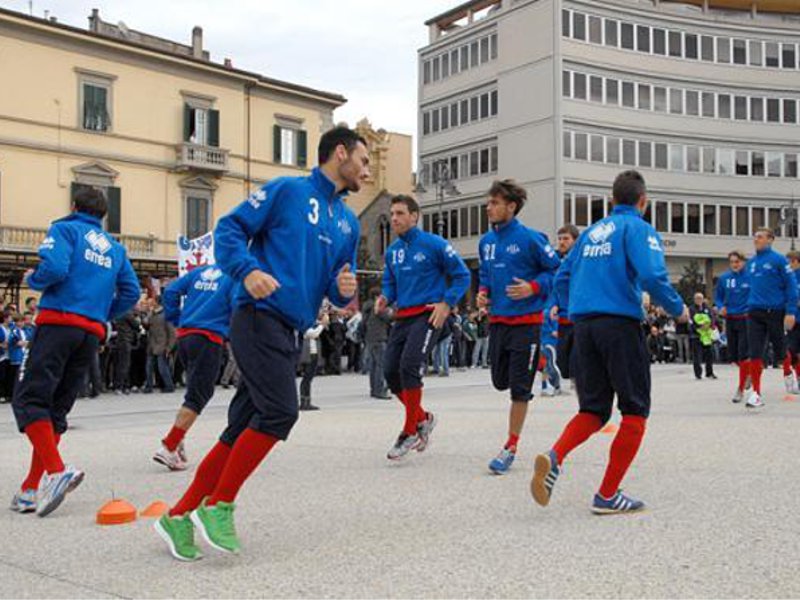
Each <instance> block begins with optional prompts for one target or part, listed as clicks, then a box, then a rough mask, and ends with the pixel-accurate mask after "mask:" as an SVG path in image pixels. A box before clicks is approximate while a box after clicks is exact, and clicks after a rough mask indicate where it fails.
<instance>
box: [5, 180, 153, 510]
mask: <svg viewBox="0 0 800 600" xmlns="http://www.w3.org/2000/svg"><path fill="white" fill-rule="evenodd" d="M107 210H108V204H107V201H106V197H105V195H104V194H103V192H102V191H100V190H99V189H96V188H89V189H86V190H82V191H80V192H78V194H76V196H75V199H74V200H73V202H72V214H71V215H69V216H68V217H65V218H63V219H59V220H58V221H55V222H53V224H52V225H51V227H50V230H49V231H48V232H47V236H46V237H45V239H44V240H43V241H42V244H41V246H39V259H40V261H41V262H40V263H39V264H38V265H37V267H36V269H35V270H32V271H28V272H27V273H26V275H25V279H26V281H27V283H28V286H29V287H30V288H31V289H33V290H38V291H40V292H42V297H41V300H40V301H39V315H38V316H37V318H36V325H37V329H36V335H35V338H34V340H33V342H32V344H31V346H30V352H29V354H28V356H27V358H26V360H25V362H24V363H23V365H22V368H21V372H20V379H19V381H18V382H17V386H16V389H15V391H14V399H13V401H12V405H13V408H14V416H15V417H16V420H17V425H18V427H19V430H20V432H24V433H25V435H27V436H28V439H29V440H30V442H31V444H32V445H33V456H32V457H31V466H30V470H29V471H28V476H27V477H26V478H25V481H24V482H23V483H22V486H21V489H20V491H19V492H18V494H17V495H16V496H15V497H14V501H13V502H12V505H11V506H12V508H13V509H15V510H18V511H20V512H31V511H33V510H35V511H36V513H37V514H38V515H39V516H40V517H44V516H46V515H48V514H50V513H51V512H53V511H54V510H55V509H56V508H58V507H59V505H60V504H61V503H62V502H63V501H64V498H65V496H66V495H67V494H68V493H69V492H71V491H73V490H74V489H75V488H76V487H78V485H80V483H81V482H82V481H83V477H84V473H83V471H81V470H80V469H78V468H76V467H74V466H71V465H65V464H64V462H63V460H62V458H61V454H60V453H59V451H58V442H59V439H60V437H61V436H62V435H63V434H64V433H65V432H66V431H67V415H68V414H69V412H70V410H71V409H72V405H73V404H74V403H75V399H76V398H77V396H78V393H79V392H80V391H81V387H82V386H83V382H84V378H85V376H86V373H87V371H88V369H89V365H90V363H91V362H92V358H93V356H94V355H95V354H96V353H97V347H98V345H99V343H100V341H101V340H103V339H105V337H106V323H107V322H108V321H110V320H111V319H115V318H116V317H119V316H120V315H122V314H124V313H126V312H127V311H128V310H130V309H131V308H132V307H133V306H134V305H135V304H136V301H137V300H138V299H139V295H140V288H139V281H138V279H137V277H136V273H134V271H133V267H132V266H131V263H130V261H129V260H128V256H127V253H126V251H125V248H124V246H122V245H121V244H120V243H118V242H117V241H116V240H115V239H114V238H113V237H111V236H110V235H108V234H107V233H105V232H104V231H103V223H102V220H103V217H105V215H106V212H107ZM45 473H46V475H45ZM37 488H38V493H37Z"/></svg>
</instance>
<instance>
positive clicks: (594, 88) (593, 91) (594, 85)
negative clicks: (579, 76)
mask: <svg viewBox="0 0 800 600" xmlns="http://www.w3.org/2000/svg"><path fill="white" fill-rule="evenodd" d="M589 97H590V99H591V101H592V102H602V101H603V78H602V77H598V76H597V75H592V76H591V77H590V78H589Z"/></svg>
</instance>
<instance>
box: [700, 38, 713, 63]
mask: <svg viewBox="0 0 800 600" xmlns="http://www.w3.org/2000/svg"><path fill="white" fill-rule="evenodd" d="M700 58H702V59H703V60H705V61H708V62H714V38H713V37H712V36H710V35H704V36H702V37H701V38H700Z"/></svg>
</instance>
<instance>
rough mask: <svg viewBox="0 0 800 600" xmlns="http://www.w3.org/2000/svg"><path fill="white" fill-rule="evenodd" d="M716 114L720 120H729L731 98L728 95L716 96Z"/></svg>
mask: <svg viewBox="0 0 800 600" xmlns="http://www.w3.org/2000/svg"><path fill="white" fill-rule="evenodd" d="M717 112H718V114H719V118H720V119H730V118H731V96H730V94H719V95H718V96H717Z"/></svg>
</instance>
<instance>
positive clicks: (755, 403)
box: [745, 391, 765, 408]
mask: <svg viewBox="0 0 800 600" xmlns="http://www.w3.org/2000/svg"><path fill="white" fill-rule="evenodd" d="M764 406H765V404H764V401H763V400H762V399H761V396H760V395H759V394H758V392H756V391H752V392H750V395H749V396H748V397H747V403H746V404H745V407H747V408H763V407H764Z"/></svg>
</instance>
